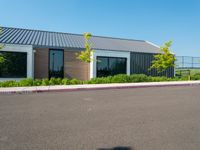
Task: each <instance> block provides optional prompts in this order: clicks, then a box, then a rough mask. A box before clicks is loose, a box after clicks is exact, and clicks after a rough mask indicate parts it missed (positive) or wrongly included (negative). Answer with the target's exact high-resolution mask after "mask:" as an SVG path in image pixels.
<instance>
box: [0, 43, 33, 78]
mask: <svg viewBox="0 0 200 150" xmlns="http://www.w3.org/2000/svg"><path fill="white" fill-rule="evenodd" d="M1 51H7V52H26V53H27V78H34V51H33V47H32V45H18V44H17V45H16V44H4V47H3V49H1ZM19 79H20V78H0V81H5V80H19Z"/></svg>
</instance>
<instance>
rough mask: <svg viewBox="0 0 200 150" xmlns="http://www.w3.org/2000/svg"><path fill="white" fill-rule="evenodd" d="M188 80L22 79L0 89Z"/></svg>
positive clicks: (117, 77)
mask: <svg viewBox="0 0 200 150" xmlns="http://www.w3.org/2000/svg"><path fill="white" fill-rule="evenodd" d="M191 79H192V80H200V74H196V75H194V76H192V77H191ZM181 80H188V78H187V77H185V78H167V77H151V76H146V75H144V74H134V75H125V74H119V75H115V76H108V77H102V78H93V79H91V80H88V81H82V80H78V79H71V80H70V79H67V78H64V79H61V78H51V79H50V80H49V79H41V80H40V79H35V80H33V79H24V80H20V81H4V82H0V87H21V86H47V85H75V84H102V83H134V82H160V81H181Z"/></svg>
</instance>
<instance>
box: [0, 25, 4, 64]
mask: <svg viewBox="0 0 200 150" xmlns="http://www.w3.org/2000/svg"><path fill="white" fill-rule="evenodd" d="M2 32H3V31H2V29H1V28H0V34H1V33H2ZM2 48H3V45H2V44H0V50H1V49H2ZM4 61H5V59H4V57H3V56H2V55H1V54H0V63H3V62H4Z"/></svg>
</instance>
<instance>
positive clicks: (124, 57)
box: [96, 56, 127, 77]
mask: <svg viewBox="0 0 200 150" xmlns="http://www.w3.org/2000/svg"><path fill="white" fill-rule="evenodd" d="M98 58H119V59H125V62H126V74H127V58H126V57H113V56H111V57H110V56H97V57H96V59H97V61H96V77H98V70H97V69H98ZM109 63H110V61H109V59H108V66H109Z"/></svg>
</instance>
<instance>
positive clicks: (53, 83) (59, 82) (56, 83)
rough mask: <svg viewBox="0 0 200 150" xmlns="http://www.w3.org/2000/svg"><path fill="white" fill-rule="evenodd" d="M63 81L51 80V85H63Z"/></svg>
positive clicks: (59, 79)
mask: <svg viewBox="0 0 200 150" xmlns="http://www.w3.org/2000/svg"><path fill="white" fill-rule="evenodd" d="M61 84H62V79H61V78H51V79H50V80H49V85H61Z"/></svg>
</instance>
